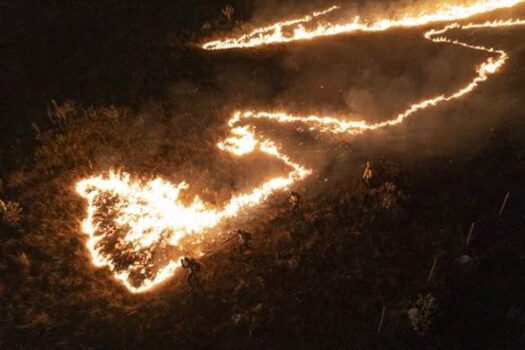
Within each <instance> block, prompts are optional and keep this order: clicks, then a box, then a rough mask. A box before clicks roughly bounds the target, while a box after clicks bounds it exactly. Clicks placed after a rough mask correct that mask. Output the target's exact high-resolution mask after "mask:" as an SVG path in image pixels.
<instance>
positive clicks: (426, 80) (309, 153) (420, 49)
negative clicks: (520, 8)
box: [130, 1, 524, 204]
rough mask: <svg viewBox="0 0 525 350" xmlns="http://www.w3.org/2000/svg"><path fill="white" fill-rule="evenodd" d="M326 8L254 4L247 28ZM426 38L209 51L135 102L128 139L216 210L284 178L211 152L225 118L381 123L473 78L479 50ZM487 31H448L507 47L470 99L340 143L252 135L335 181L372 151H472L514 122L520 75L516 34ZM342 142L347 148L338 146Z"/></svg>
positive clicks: (381, 12) (404, 35)
mask: <svg viewBox="0 0 525 350" xmlns="http://www.w3.org/2000/svg"><path fill="white" fill-rule="evenodd" d="M332 4H333V2H327V1H317V2H312V3H310V2H309V4H308V5H306V4H304V2H300V1H258V2H257V3H256V5H255V8H256V12H255V18H254V22H255V23H257V22H266V23H267V22H272V21H275V20H276V18H293V17H295V16H296V15H297V14H304V13H307V12H309V11H311V10H312V9H313V8H315V9H319V8H323V7H327V6H329V5H332ZM431 6H435V4H433V2H431V1H394V2H390V3H385V2H379V1H378V2H374V1H364V2H356V3H353V4H352V5H345V6H344V8H343V11H342V13H343V15H341V14H340V15H339V16H341V18H342V17H344V16H345V15H347V14H350V13H352V15H354V14H359V15H362V16H363V17H368V18H373V16H381V17H384V16H385V14H387V15H386V16H387V17H388V16H392V17H395V16H396V15H398V14H399V13H400V11H401V10H400V9H406V8H410V9H411V11H414V12H418V11H421V9H429V8H430V7H431ZM423 32H424V30H423V29H420V28H415V29H410V30H393V31H389V32H382V33H375V34H366V35H364V34H357V35H348V36H337V37H330V38H323V39H320V40H314V41H312V42H299V43H291V44H288V45H285V46H275V47H266V48H262V49H257V50H232V51H225V52H219V53H206V55H205V56H204V57H203V58H199V61H198V62H196V64H201V65H205V67H206V77H205V79H181V80H177V81H173V82H171V83H170V84H169V86H168V88H167V89H166V92H165V96H164V98H163V99H162V101H153V102H150V103H148V104H145V105H144V106H143V108H142V111H141V114H142V115H143V116H144V122H143V123H142V124H138V125H136V126H134V127H131V128H130V129H131V130H130V134H131V135H135V136H134V137H133V138H134V139H135V141H134V142H135V143H136V145H137V147H140V148H141V149H146V150H147V153H146V155H147V156H148V157H154V158H156V159H159V162H158V163H159V165H158V169H150V170H151V171H152V172H160V173H161V175H164V176H165V177H167V178H169V179H175V178H176V179H177V180H188V181H189V182H190V183H191V184H190V185H191V188H192V190H191V194H197V193H198V194H200V195H203V196H204V197H205V199H206V200H209V201H211V202H215V203H218V204H219V203H222V202H224V201H225V200H226V199H227V198H228V196H229V195H231V193H234V192H239V191H243V190H246V189H249V188H251V187H253V186H255V185H256V184H259V183H261V182H262V181H263V180H264V179H266V178H268V177H270V176H273V175H275V174H278V173H279V172H281V173H284V172H285V171H286V169H285V167H284V166H283V165H282V164H279V163H278V162H275V161H274V160H271V159H268V158H267V157H266V158H265V157H262V156H260V155H250V156H248V157H244V158H232V157H230V156H229V155H226V154H224V153H223V152H221V151H220V150H218V149H217V147H216V144H217V142H218V141H220V140H221V139H222V138H224V137H225V136H226V135H227V133H228V127H227V126H226V125H225V121H226V120H227V119H228V118H229V117H230V116H231V113H232V112H233V111H235V110H268V111H272V110H282V111H286V112H289V113H293V114H296V115H308V114H321V115H322V114H325V115H339V116H348V117H349V118H350V119H355V120H367V121H369V122H378V121H383V120H388V119H392V118H394V117H395V116H396V115H397V114H398V113H400V112H402V111H404V110H405V109H406V108H407V107H408V106H409V105H410V104H412V103H414V102H416V101H419V100H421V99H423V98H429V97H432V96H437V95H440V94H447V93H450V92H452V91H455V90H457V89H458V88H459V87H461V86H463V85H464V84H465V83H466V82H467V81H469V80H470V79H472V77H473V76H474V74H475V66H476V65H477V64H479V63H480V62H481V61H482V60H483V59H485V58H486V55H485V54H484V53H479V52H475V51H472V50H469V49H466V48H460V47H455V46H450V45H447V44H443V45H440V44H435V43H432V42H429V41H427V40H425V39H424V38H423V36H422V34H423ZM487 33H488V31H476V32H474V31H473V33H457V35H458V37H461V38H462V39H463V40H466V41H468V42H479V43H487V44H490V45H495V46H501V45H503V46H505V49H508V50H510V51H509V54H510V56H511V61H510V62H509V66H508V67H507V68H505V69H504V71H503V72H502V73H501V74H498V75H496V76H495V77H493V78H491V79H490V80H489V81H488V82H487V83H484V84H483V85H482V86H481V88H480V89H479V90H477V91H476V92H475V93H474V94H473V95H471V96H469V97H467V98H464V99H462V100H460V101H456V102H453V103H450V104H444V105H441V106H439V107H437V108H432V109H429V110H427V111H424V112H420V113H417V114H416V115H414V116H413V117H412V118H411V119H410V120H408V121H407V122H406V123H404V124H402V125H399V126H396V127H393V128H388V129H385V130H377V131H373V132H367V133H365V134H364V135H361V136H358V137H351V136H349V137H346V138H337V139H333V138H331V137H325V135H321V134H319V133H318V132H315V131H309V130H308V128H307V127H305V126H301V125H290V126H282V125H274V124H271V123H260V124H257V128H258V130H259V131H260V132H264V133H266V134H267V135H271V136H272V139H275V140H276V142H277V143H278V144H279V145H281V146H282V147H283V149H284V150H286V153H287V154H289V155H290V156H291V157H292V158H293V159H294V160H297V161H298V162H300V163H301V164H305V165H307V166H308V167H311V168H313V169H316V170H322V169H327V168H329V167H331V166H332V165H333V162H334V161H335V162H339V163H340V165H339V166H337V167H336V168H337V172H340V173H339V174H336V173H337V172H335V171H334V173H333V174H331V175H333V176H340V177H341V176H342V177H345V176H347V174H352V173H354V174H355V173H356V172H357V171H359V170H356V169H360V167H361V166H362V163H363V162H364V161H366V160H367V159H373V158H374V157H378V156H380V155H381V156H389V155H395V156H397V157H402V158H404V159H406V160H410V161H412V160H414V161H417V160H418V159H422V158H427V157H447V156H451V157H452V156H453V155H457V154H467V153H472V152H477V151H479V150H480V149H481V148H482V146H483V144H484V140H485V139H486V138H487V137H488V135H489V134H490V130H491V129H493V128H498V127H501V126H502V125H504V124H505V123H508V122H510V121H513V120H516V119H517V118H518V117H520V116H521V115H522V114H521V111H520V110H519V98H520V96H519V94H518V93H517V92H519V91H523V90H522V89H523V82H522V81H521V80H520V79H519V78H517V77H519V76H520V75H519V74H515V73H512V72H513V70H514V71H518V72H521V76H524V75H523V68H521V67H519V65H518V64H517V63H515V62H519V57H523V52H524V47H523V44H521V41H520V40H517V39H519V38H520V32H519V30H515V31H513V32H512V33H510V32H507V33H505V35H498V36H497V38H494V40H492V39H491V37H490V35H488V34H487ZM453 35H456V33H454V34H453ZM465 36H468V38H465ZM487 40H488V41H487ZM513 43H519V44H520V45H521V46H518V47H516V46H513V45H512V44H513ZM513 57H517V59H516V61H513V59H514V58H513ZM513 62H514V63H513ZM507 82H509V84H508V85H507ZM520 84H521V85H520ZM159 120H161V122H159ZM341 144H344V145H347V147H346V146H345V148H344V149H341V148H340V145H341ZM190 145H191V146H190ZM341 154H343V156H342V155H341ZM341 162H345V163H346V164H341ZM325 173H326V172H325ZM174 174H177V175H174ZM323 176H324V175H323ZM206 193H215V194H217V193H219V194H218V195H211V194H210V195H209V196H207V195H206Z"/></svg>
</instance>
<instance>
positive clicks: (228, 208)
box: [76, 0, 525, 293]
mask: <svg viewBox="0 0 525 350" xmlns="http://www.w3.org/2000/svg"><path fill="white" fill-rule="evenodd" d="M520 2H523V0H499V1H498V0H488V1H477V2H476V3H475V4H473V5H467V6H448V7H446V8H442V9H440V10H438V11H436V12H433V13H426V14H425V13H424V14H421V15H419V16H415V17H405V18H401V19H394V20H386V19H385V20H379V21H375V22H372V23H363V22H361V20H360V19H359V17H356V18H354V19H353V20H351V21H350V22H349V23H347V24H334V25H332V24H326V23H325V24H322V23H321V24H318V25H317V26H316V27H315V28H313V29H310V30H307V29H305V27H304V25H303V24H304V23H308V22H312V21H314V19H316V18H318V17H321V16H324V15H326V14H328V13H330V12H332V11H335V10H336V9H338V7H336V6H335V7H331V8H329V9H327V10H325V11H320V12H315V13H313V14H312V15H309V16H306V17H304V18H300V19H296V20H291V21H286V22H280V23H277V24H274V25H272V26H268V27H263V28H259V29H256V30H255V31H253V32H251V33H249V34H245V35H242V36H240V37H237V38H230V39H222V40H217V41H210V42H208V43H206V44H204V45H203V46H202V47H203V48H204V49H208V50H221V49H231V48H246V47H257V46H263V45H269V44H276V43H288V42H291V41H298V40H309V39H314V38H318V37H324V36H330V35H338V34H342V33H352V32H356V31H363V32H377V31H386V30H388V29H391V28H398V27H415V26H423V25H428V24H431V23H434V22H441V21H446V22H451V21H457V20H462V19H466V18H468V17H471V16H473V15H477V14H481V13H485V12H489V11H492V10H496V9H501V8H509V7H513V6H515V5H516V4H518V3H520ZM519 25H525V20H519V19H514V20H506V21H501V20H500V21H489V22H485V23H477V24H475V23H470V24H459V23H452V24H448V25H446V26H445V27H444V28H442V29H439V30H437V29H431V30H428V31H427V32H426V33H425V34H424V37H425V38H426V39H428V40H431V41H433V42H435V43H448V44H452V45H459V46H463V47H466V48H469V49H472V50H477V51H483V52H486V53H489V54H490V57H489V58H487V59H486V60H485V61H484V62H482V63H481V64H480V65H479V66H477V67H476V75H475V77H474V78H473V79H472V80H471V81H469V82H468V83H467V84H466V85H465V86H463V87H462V88H460V89H459V90H457V91H455V92H453V93H451V94H449V95H446V94H442V95H439V96H435V97H431V98H428V99H424V100H422V101H420V102H417V103H415V104H413V105H411V106H410V107H409V108H408V109H407V110H405V111H404V112H403V113H400V114H399V115H397V116H396V117H395V118H393V119H391V120H388V121H384V122H380V123H375V124H368V123H367V122H366V121H351V120H346V119H344V118H338V117H332V116H316V115H311V116H294V115H290V114H287V113H284V112H280V113H268V112H256V111H247V112H235V113H234V114H233V116H232V117H231V118H230V119H229V121H228V126H229V127H230V130H231V136H230V137H229V138H227V139H226V140H224V141H223V142H221V143H219V144H218V147H219V148H220V149H221V150H224V151H226V152H229V153H231V154H233V155H235V156H242V155H246V154H248V153H251V152H254V151H256V150H258V151H260V152H263V153H266V154H268V155H270V156H272V157H275V158H277V159H279V160H281V161H282V162H284V163H285V164H286V165H287V166H288V167H289V168H290V172H289V173H288V174H287V176H282V177H276V178H272V179H270V180H268V181H267V182H265V183H264V184H262V185H261V186H260V187H257V188H254V189H253V190H252V191H250V192H249V193H244V194H240V195H237V196H234V197H233V198H232V199H231V200H230V201H229V202H228V203H227V204H226V205H225V206H224V207H223V208H222V209H215V208H213V207H211V206H208V205H206V204H205V203H204V202H202V200H201V199H200V198H198V197H196V198H195V199H194V201H193V203H192V204H191V205H189V206H188V205H184V204H182V203H181V202H180V200H179V194H180V191H183V190H185V189H186V188H187V184H186V183H181V184H178V185H173V184H171V183H170V182H167V181H165V180H163V179H160V178H156V179H154V180H152V181H149V182H146V183H143V182H141V181H140V180H137V179H132V178H131V176H130V175H129V174H125V173H118V172H113V171H110V172H109V174H107V175H100V176H94V177H91V178H87V179H83V180H81V181H79V182H78V183H77V186H76V189H77V191H78V193H79V194H80V195H81V196H82V197H83V198H85V199H86V200H87V201H88V209H87V217H86V218H85V219H84V221H83V224H82V231H83V232H84V233H85V234H87V235H88V236H89V239H88V242H87V248H88V249H89V251H90V253H91V258H92V261H93V263H94V264H95V265H96V266H100V267H103V266H105V267H108V268H109V269H110V270H111V271H113V273H114V276H115V277H116V278H117V279H118V280H120V281H121V282H122V283H123V284H124V285H125V286H126V287H127V288H128V289H129V290H130V291H131V292H133V293H141V292H145V291H148V290H150V289H152V288H153V287H154V286H156V285H158V284H160V283H161V282H163V281H165V280H166V279H168V278H169V277H171V276H172V275H173V274H174V272H175V271H176V270H177V269H178V268H179V267H180V263H179V262H178V260H170V262H169V263H168V264H166V265H165V266H164V267H162V268H160V269H159V270H158V272H157V273H156V274H155V276H154V277H148V278H145V279H144V280H143V281H142V282H141V283H140V284H138V285H137V283H136V282H134V283H132V282H131V281H130V279H129V274H130V269H132V268H133V269H141V268H142V269H144V268H145V267H144V266H130V268H129V269H122V268H120V269H119V268H117V267H116V265H115V262H114V260H113V257H112V255H111V254H109V253H106V252H104V251H102V249H101V247H100V241H101V240H102V239H103V238H104V235H105V234H106V232H104V231H103V229H102V228H101V227H102V226H101V225H100V224H101V223H100V222H99V221H100V220H99V219H97V215H96V213H97V209H98V207H97V203H96V199H97V197H98V196H100V195H101V194H102V193H111V194H112V195H115V196H118V197H119V198H124V199H125V201H123V202H122V203H121V204H119V207H118V208H114V209H115V212H117V213H118V215H117V217H116V218H115V221H116V223H117V224H118V225H125V226H126V227H127V228H128V230H127V232H126V234H125V236H124V237H121V239H122V240H124V241H125V243H126V246H127V247H131V248H127V249H132V250H134V251H140V250H142V249H148V247H150V246H152V245H153V244H154V243H159V242H161V243H162V244H163V245H171V246H177V245H178V244H179V245H180V244H181V241H183V240H186V239H188V238H191V239H192V240H193V243H195V242H197V243H199V242H203V241H205V240H206V239H207V238H209V237H207V232H208V231H209V230H210V229H212V228H214V227H217V226H218V225H219V224H220V223H222V222H223V221H224V220H225V219H228V218H233V217H235V216H237V215H239V214H240V213H241V212H242V211H244V210H246V209H249V208H253V207H255V206H257V205H259V204H260V203H262V202H263V201H265V199H267V198H268V197H269V196H270V195H271V194H273V193H275V192H276V191H283V190H287V189H289V188H290V186H291V185H293V184H294V183H296V182H298V181H301V180H303V179H305V178H306V177H307V176H308V175H310V174H311V173H312V170H311V169H308V168H306V167H304V166H302V165H300V164H298V163H296V162H294V161H293V160H292V159H290V157H288V156H287V155H286V154H284V153H283V152H282V151H281V150H280V149H279V147H278V146H277V145H276V144H275V143H274V142H273V141H272V140H271V139H268V138H264V137H262V136H259V135H258V134H257V133H256V131H255V127H254V125H253V123H251V121H256V120H263V119H265V120H270V121H273V122H276V123H303V124H306V125H309V126H310V128H313V129H316V130H318V131H320V132H326V133H334V134H349V135H357V134H361V133H364V132H366V131H369V130H375V129H379V128H384V127H388V126H394V125H397V124H400V123H402V122H403V121H405V120H406V119H407V118H409V117H411V116H412V115H414V114H415V113H416V112H418V111H421V110H424V109H427V108H429V107H432V106H436V105H438V104H440V103H443V102H447V101H451V100H454V99H458V98H460V97H462V96H464V95H466V94H469V93H470V92H472V91H473V90H474V89H476V87H477V86H478V85H479V84H480V83H482V82H484V81H485V80H487V79H488V78H489V77H490V76H491V75H494V74H495V73H496V72H498V71H499V70H500V68H501V67H502V66H503V65H504V64H505V62H506V61H507V59H508V55H507V53H506V52H505V51H503V50H499V49H495V48H491V47H485V46H480V45H471V44H468V43H465V42H461V41H458V40H453V39H450V38H447V37H445V33H447V32H448V31H451V30H468V29H474V28H501V27H513V26H519ZM293 26H295V27H294V28H295V29H294V30H293V31H289V34H284V32H285V31H284V30H283V29H285V28H287V27H293ZM192 253H194V254H199V253H198V252H192ZM200 254H202V253H200ZM139 271H140V270H139Z"/></svg>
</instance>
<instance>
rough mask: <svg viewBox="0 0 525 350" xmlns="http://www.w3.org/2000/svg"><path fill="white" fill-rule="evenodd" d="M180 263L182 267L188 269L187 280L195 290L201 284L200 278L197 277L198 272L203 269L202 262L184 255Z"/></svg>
mask: <svg viewBox="0 0 525 350" xmlns="http://www.w3.org/2000/svg"><path fill="white" fill-rule="evenodd" d="M180 263H181V266H182V268H184V269H187V270H188V277H187V281H188V284H189V285H190V288H191V291H192V292H194V291H195V289H196V288H197V287H198V286H199V278H198V277H197V273H198V272H199V271H200V270H201V264H199V263H198V262H197V260H195V259H192V258H188V257H183V258H182V259H180Z"/></svg>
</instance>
